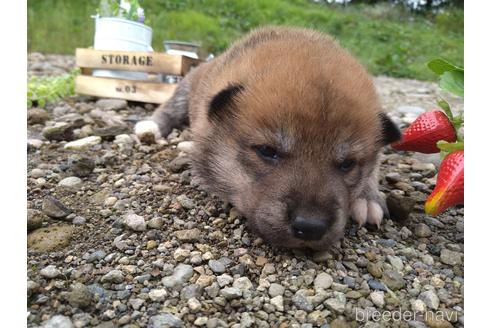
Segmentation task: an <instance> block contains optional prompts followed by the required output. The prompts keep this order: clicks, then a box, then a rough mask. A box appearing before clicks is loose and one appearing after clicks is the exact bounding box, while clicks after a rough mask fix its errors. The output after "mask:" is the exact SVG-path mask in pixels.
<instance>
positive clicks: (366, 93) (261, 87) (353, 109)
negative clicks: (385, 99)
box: [136, 27, 400, 249]
mask: <svg viewBox="0 0 492 328" xmlns="http://www.w3.org/2000/svg"><path fill="white" fill-rule="evenodd" d="M188 119H189V121H190V124H191V130H192V133H193V138H194V149H193V151H192V159H193V169H194V171H195V174H197V175H198V176H199V177H200V178H201V179H202V180H203V181H204V182H205V183H206V185H208V187H209V188H210V190H211V191H213V192H215V193H216V194H218V195H219V196H220V197H222V199H223V200H225V201H229V202H231V203H232V204H233V205H234V206H235V207H237V209H238V210H239V211H240V212H241V213H242V214H243V215H244V216H245V217H246V218H247V220H248V225H249V227H250V228H251V229H252V230H253V231H254V232H256V233H257V234H258V235H260V236H261V237H263V238H264V239H265V240H267V241H269V242H271V243H273V244H276V245H280V246H286V247H296V248H297V247H309V248H313V249H324V248H327V247H328V246H329V245H330V244H332V243H333V242H335V241H337V240H338V239H340V237H342V236H343V231H344V227H345V225H346V222H347V219H348V217H349V216H352V218H353V219H354V220H355V221H357V222H358V223H359V224H360V225H363V224H365V223H366V222H369V223H373V224H377V225H379V224H380V222H381V220H382V218H383V213H385V212H386V205H385V200H384V198H382V197H381V195H380V193H379V191H378V172H379V168H378V154H379V152H380V149H381V148H382V147H383V146H384V145H386V144H388V143H390V142H392V141H395V140H397V139H399V137H400V132H399V130H398V128H397V127H396V126H395V125H394V124H393V123H392V122H391V121H390V120H389V119H388V118H387V116H386V115H385V114H384V113H382V112H381V108H380V105H379V103H378V99H377V96H376V93H375V90H374V87H373V84H372V81H371V78H370V77H369V75H368V74H367V73H366V71H365V70H364V68H363V67H362V66H361V65H360V64H359V63H358V62H357V61H356V60H355V59H354V58H353V57H352V56H350V55H349V54H348V53H347V52H346V51H345V50H343V49H342V48H341V47H340V46H339V45H338V44H337V43H336V42H335V41H333V40H332V39H331V38H330V37H328V36H326V35H324V34H321V33H318V32H315V31H311V30H306V29H299V28H281V27H267V28H261V29H258V30H256V31H254V32H252V33H251V34H249V35H248V36H246V37H245V38H243V39H242V40H239V41H238V42H236V43H235V44H234V45H233V46H232V47H231V48H230V49H229V50H228V51H226V52H225V53H224V54H222V55H221V56H219V57H217V58H216V59H214V60H212V61H210V62H207V63H205V64H202V65H200V66H199V67H198V68H196V69H194V70H193V71H192V72H191V73H189V74H188V75H187V76H186V78H185V79H183V81H182V82H181V83H180V85H179V86H178V89H177V91H176V93H175V94H174V96H173V97H172V98H171V99H170V100H169V101H168V102H167V103H166V104H164V105H163V106H161V107H160V108H158V109H157V110H156V112H155V113H154V115H153V117H152V120H151V121H143V122H139V124H137V126H136V133H137V135H138V136H139V137H141V138H145V137H146V136H148V135H149V133H151V136H152V137H153V138H159V137H160V136H166V135H167V134H168V133H169V132H170V131H171V129H172V128H173V127H177V126H180V125H182V124H185V123H186V122H187V121H188Z"/></svg>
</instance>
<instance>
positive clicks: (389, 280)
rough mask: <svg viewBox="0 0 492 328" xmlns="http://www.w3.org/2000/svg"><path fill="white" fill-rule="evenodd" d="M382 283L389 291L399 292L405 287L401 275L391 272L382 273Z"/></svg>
mask: <svg viewBox="0 0 492 328" xmlns="http://www.w3.org/2000/svg"><path fill="white" fill-rule="evenodd" d="M382 281H383V282H384V283H385V285H386V286H388V288H389V289H391V290H399V289H402V288H403V287H405V280H404V279H403V277H402V275H401V274H399V273H398V272H396V271H393V270H389V271H384V272H383V278H382Z"/></svg>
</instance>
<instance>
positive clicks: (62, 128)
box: [42, 122, 74, 141]
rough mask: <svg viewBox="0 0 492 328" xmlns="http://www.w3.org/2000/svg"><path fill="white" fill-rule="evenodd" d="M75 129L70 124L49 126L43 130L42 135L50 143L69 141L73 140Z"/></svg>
mask: <svg viewBox="0 0 492 328" xmlns="http://www.w3.org/2000/svg"><path fill="white" fill-rule="evenodd" d="M73 130H74V127H73V126H72V125H71V124H68V123H61V122H60V123H56V124H55V125H53V126H47V127H45V128H44V129H43V131H42V134H43V137H45V138H46V139H47V140H50V141H69V140H72V139H73Z"/></svg>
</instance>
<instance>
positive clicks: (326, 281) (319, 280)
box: [314, 272, 333, 289]
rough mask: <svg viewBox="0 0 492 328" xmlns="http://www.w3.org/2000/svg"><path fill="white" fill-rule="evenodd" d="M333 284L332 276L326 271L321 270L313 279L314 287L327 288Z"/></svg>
mask: <svg viewBox="0 0 492 328" xmlns="http://www.w3.org/2000/svg"><path fill="white" fill-rule="evenodd" d="M332 284H333V278H332V277H331V276H330V275H329V274H328V273H326V272H321V273H320V274H318V275H317V276H316V278H315V279H314V288H317V289H318V288H319V289H327V288H330V286H331V285H332Z"/></svg>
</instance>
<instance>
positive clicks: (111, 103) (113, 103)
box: [96, 98, 128, 110]
mask: <svg viewBox="0 0 492 328" xmlns="http://www.w3.org/2000/svg"><path fill="white" fill-rule="evenodd" d="M96 107H98V108H101V109H104V110H120V109H125V108H127V107H128V102H127V101H126V100H124V99H112V98H105V99H99V100H98V101H96Z"/></svg>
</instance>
